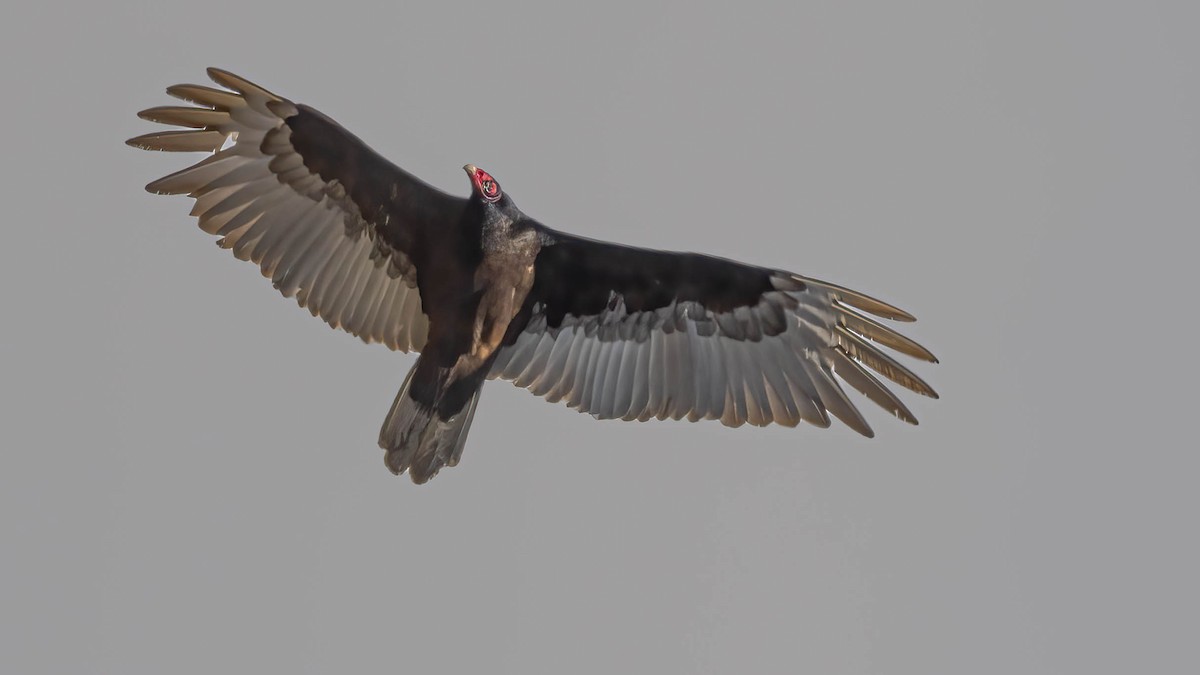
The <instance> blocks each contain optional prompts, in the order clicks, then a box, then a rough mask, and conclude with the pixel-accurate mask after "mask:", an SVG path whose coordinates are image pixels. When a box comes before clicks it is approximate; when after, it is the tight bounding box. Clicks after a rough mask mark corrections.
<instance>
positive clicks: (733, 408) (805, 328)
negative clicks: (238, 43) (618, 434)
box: [128, 68, 937, 483]
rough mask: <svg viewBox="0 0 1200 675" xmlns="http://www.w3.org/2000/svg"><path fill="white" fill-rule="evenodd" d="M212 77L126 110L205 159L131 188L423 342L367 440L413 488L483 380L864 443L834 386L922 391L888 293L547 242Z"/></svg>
mask: <svg viewBox="0 0 1200 675" xmlns="http://www.w3.org/2000/svg"><path fill="white" fill-rule="evenodd" d="M208 75H209V76H210V77H211V78H212V80H213V81H214V82H216V83H217V84H218V85H221V87H222V88H214V87H209V86H202V85H194V84H180V85H175V86H173V87H169V88H167V93H168V94H170V95H171V96H173V97H175V98H178V99H182V100H184V101H187V102H190V103H192V104H194V105H191V106H161V107H155V108H150V109H148V110H143V111H142V112H140V113H139V116H140V117H141V118H143V119H146V120H149V121H151V122H159V123H162V124H169V125H174V126H176V127H182V129H174V130H168V131H156V132H154V133H149V134H145V135H142V136H138V137H137V138H132V139H130V140H129V141H128V143H129V145H132V146H134V147H137V148H142V149H145V150H164V151H168V152H203V153H207V156H206V157H205V158H204V159H203V160H201V161H200V162H198V163H196V164H193V165H192V166H189V167H187V168H185V169H182V170H180V171H177V172H175V173H173V174H170V175H169V176H166V177H164V178H160V179H158V180H156V181H154V182H152V183H150V184H149V185H147V186H146V189H147V190H148V191H150V192H153V193H156V194H185V195H188V196H190V197H192V198H193V199H195V205H194V207H193V208H192V215H194V216H197V217H198V218H199V224H200V228H201V229H203V230H204V231H205V232H208V233H209V234H213V235H216V236H218V237H220V238H219V239H218V240H217V244H218V245H219V246H220V247H221V248H226V249H230V250H232V251H233V255H234V256H236V257H237V258H239V259H241V260H248V261H250V262H253V263H254V264H256V265H258V266H259V268H260V269H261V270H262V273H263V276H265V277H267V278H269V279H270V280H271V283H272V284H273V285H274V286H275V288H277V289H278V290H279V292H280V293H282V294H283V295H284V296H287V297H294V298H296V301H297V302H298V303H299V304H300V306H301V307H306V308H307V309H308V311H310V312H311V313H312V314H313V316H319V317H321V318H322V319H324V320H325V322H326V323H328V324H329V325H330V326H333V327H335V328H341V329H343V330H345V331H348V332H350V333H353V334H354V335H357V336H358V337H360V338H361V339H362V340H364V341H366V342H368V343H369V342H381V343H383V344H385V345H387V346H388V347H390V348H391V349H395V350H399V351H402V352H409V351H414V352H420V356H419V357H418V358H417V361H416V363H415V364H414V365H413V367H412V369H411V370H410V371H409V373H408V376H407V377H406V378H405V380H404V384H403V386H402V387H401V388H400V393H399V394H397V395H396V400H395V402H394V403H393V404H392V407H391V410H390V411H388V414H387V417H386V419H385V420H384V422H383V428H382V430H381V431H380V434H379V445H380V446H381V447H382V448H383V450H384V451H385V453H386V454H385V463H386V465H387V467H388V468H389V469H391V470H392V472H394V473H396V474H401V473H404V472H405V471H407V472H408V474H409V476H411V478H412V480H413V481H414V482H416V483H424V482H425V481H427V480H429V479H430V478H432V477H433V476H434V475H435V474H437V472H438V470H439V469H441V468H442V467H443V466H455V465H456V464H458V461H459V458H460V457H461V456H462V451H463V445H464V444H465V442H466V438H467V430H468V429H469V427H470V426H471V418H472V417H473V416H474V414H475V407H476V406H477V405H478V404H479V392H480V388H481V387H482V385H483V381H484V380H486V379H492V378H500V379H504V380H509V381H511V382H513V384H515V385H517V386H518V387H524V388H526V389H529V390H530V391H532V392H533V393H535V394H537V395H538V396H542V397H545V399H546V400H548V401H562V402H564V403H566V404H567V405H568V406H570V407H572V408H575V409H576V410H579V411H580V412H586V413H590V414H591V415H592V416H593V417H596V418H597V419H621V420H639V421H642V420H648V419H650V418H657V419H666V418H671V419H675V420H678V419H683V418H687V419H688V420H689V421H696V420H701V419H709V420H720V421H721V423H722V424H725V425H727V426H733V427H736V426H740V425H742V424H745V423H747V422H748V423H750V424H754V425H759V426H763V425H767V424H770V423H772V422H774V423H778V424H783V425H786V426H795V425H797V424H798V423H799V422H800V421H801V420H803V421H805V422H808V423H810V424H814V425H816V426H819V427H828V426H829V424H830V414H832V415H833V416H834V417H836V418H838V419H839V420H841V421H842V422H843V423H845V424H846V425H848V426H849V427H850V428H852V429H854V430H855V431H857V432H859V433H861V434H863V435H865V436H871V435H873V433H872V431H871V428H870V427H869V426H868V425H867V421H866V420H865V419H864V418H863V416H862V414H861V413H860V412H859V410H858V409H857V408H856V407H855V405H854V403H853V402H851V400H850V399H849V398H848V397H847V396H846V392H845V391H844V390H843V388H842V385H841V382H844V383H846V384H848V385H850V386H851V387H853V388H854V389H856V390H858V391H859V392H861V393H862V394H863V395H864V396H865V397H866V398H868V399H870V400H871V401H873V402H874V403H876V404H878V405H879V406H881V407H883V408H884V409H885V410H887V411H888V412H891V413H892V414H894V415H895V416H896V417H899V418H900V419H902V420H904V421H906V422H909V423H911V424H916V423H917V420H916V419H915V418H914V417H913V415H912V413H911V412H909V410H908V408H907V407H906V406H905V405H904V403H903V402H902V401H901V400H900V398H898V397H897V396H896V394H895V393H893V392H892V391H891V390H890V389H889V388H888V386H887V385H885V384H884V383H883V382H882V381H880V379H879V378H878V377H876V375H881V376H882V377H883V378H885V379H887V380H890V381H891V382H893V383H895V384H897V385H900V386H901V387H904V388H905V389H909V390H912V391H914V392H916V393H918V394H923V395H925V396H930V397H936V396H937V394H936V393H935V392H934V391H933V389H932V388H930V386H929V385H927V384H926V383H925V382H924V381H922V380H921V378H919V377H917V375H915V374H914V373H913V372H912V371H910V370H909V369H908V367H906V366H904V365H902V364H901V363H900V362H899V361H897V360H896V359H895V358H893V356H891V355H890V354H889V352H888V351H887V350H893V351H895V352H899V353H901V354H904V355H905V356H907V357H912V358H915V359H919V360H922V361H930V362H936V359H935V358H934V356H933V354H931V353H930V352H929V351H928V350H927V349H925V348H924V347H922V346H920V345H918V344H917V343H916V342H914V341H913V340H911V339H909V338H907V337H905V336H903V335H901V334H900V333H898V332H897V331H895V330H894V329H892V328H891V327H889V326H887V325H885V324H884V323H882V322H881V321H880V319H886V320H892V321H912V320H913V317H912V316H911V315H909V314H907V313H905V312H904V311H902V310H900V309H897V308H896V307H893V306H891V305H889V304H887V303H885V302H882V301H879V300H876V299H874V298H871V297H869V296H866V295H863V294H862V293H858V292H856V291H852V290H849V289H847V288H843V287H841V286H836V285H834V284H830V283H827V282H824V281H818V280H816V279H810V278H808V277H804V276H800V275H798V274H793V273H791V272H785V271H782V270H777V269H770V268H765V267H756V266H754V265H746V264H743V263H739V262H734V261H732V260H727V259H724V258H718V257H713V256H708V255H701V254H697V253H673V252H666V251H655V250H649V249H643V248H634V247H630V246H622V245H619V244H610V243H607V242H603V241H595V240H592V239H585V238H583V237H577V236H574V235H570V234H566V233H564V232H559V231H557V230H552V229H550V228H548V227H546V226H544V225H542V224H541V223H539V222H538V221H536V220H534V219H532V218H530V217H529V216H526V215H525V214H524V213H523V212H522V211H521V210H520V209H519V208H517V205H516V202H514V201H513V199H512V198H511V197H510V196H509V195H508V194H507V193H506V192H504V191H503V190H502V189H501V188H500V184H499V183H498V182H497V181H496V179H495V178H493V177H492V176H491V175H490V174H489V173H487V172H486V171H484V170H483V169H480V168H478V167H476V166H473V165H471V164H468V165H466V166H465V167H463V168H464V169H465V170H466V173H467V178H468V179H469V180H470V183H471V195H470V196H469V197H467V198H465V199H464V198H462V197H457V196H453V195H449V194H446V193H444V192H441V191H440V190H437V189H436V188H434V187H432V186H430V185H428V184H426V183H424V182H422V181H421V180H420V179H418V178H416V177H415V176H413V175H412V174H410V173H408V172H406V171H404V170H403V169H401V168H399V167H397V166H396V165H395V164H392V163H391V162H389V161H388V160H386V159H384V158H383V157H381V156H380V155H378V154H376V153H375V152H374V151H372V150H371V149H370V148H369V147H367V145H366V144H365V143H363V142H362V141H361V140H359V139H358V138H357V137H356V136H354V135H353V134H351V133H350V132H349V131H347V130H346V129H344V128H342V127H341V126H340V125H339V124H338V123H337V122H334V121H333V120H332V119H330V118H329V117H326V116H325V115H323V114H321V113H320V112H318V111H317V110H315V109H313V108H310V107H308V106H306V105H302V104H298V103H293V102H292V101H289V100H288V99H286V98H283V97H281V96H278V95H276V94H273V93H271V92H269V91H267V90H266V89H263V88H262V87H259V86H258V85H255V84H253V83H251V82H248V81H246V80H244V79H242V78H240V77H238V76H236V75H233V74H232V73H228V72H226V71H223V70H218V69H215V68H213V69H209V71H208ZM873 317H875V318H873ZM884 348H886V349H884Z"/></svg>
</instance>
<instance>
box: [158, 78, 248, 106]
mask: <svg viewBox="0 0 1200 675" xmlns="http://www.w3.org/2000/svg"><path fill="white" fill-rule="evenodd" d="M167 93H168V94H169V95H171V96H174V97H175V98H177V99H181V100H184V101H189V102H191V103H195V104H196V105H205V106H209V107H212V108H216V109H218V110H230V109H232V108H237V107H239V106H242V105H245V102H244V101H243V100H242V97H240V96H238V95H237V94H234V93H232V92H228V91H225V90H223V89H213V88H212V87H206V86H204V85H202V84H175V85H171V86H170V87H167Z"/></svg>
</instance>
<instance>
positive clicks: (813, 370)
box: [804, 360, 875, 438]
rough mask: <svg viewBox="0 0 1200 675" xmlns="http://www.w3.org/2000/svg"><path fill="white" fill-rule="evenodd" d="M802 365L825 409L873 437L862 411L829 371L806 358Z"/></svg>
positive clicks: (850, 425) (846, 423)
mask: <svg viewBox="0 0 1200 675" xmlns="http://www.w3.org/2000/svg"><path fill="white" fill-rule="evenodd" d="M804 365H805V367H806V369H807V370H808V372H809V379H810V380H812V382H813V384H814V385H816V387H817V394H818V395H819V396H820V397H821V402H822V403H824V404H825V409H826V410H828V411H829V412H831V413H833V414H834V416H835V417H837V418H838V419H839V420H841V421H842V422H843V423H844V424H845V425H846V426H848V427H850V428H851V429H853V430H855V431H857V432H858V433H860V434H862V435H863V436H866V437H867V438H874V437H875V432H874V431H872V430H871V426H870V425H869V424H867V420H865V419H863V416H862V413H860V412H859V411H858V408H856V407H855V406H854V404H853V403H852V402H851V401H850V399H849V398H848V397H847V396H846V392H845V391H843V390H842V387H841V386H840V385H839V384H838V383H837V380H834V379H833V376H832V375H831V374H830V372H829V371H828V370H826V369H825V368H824V367H823V366H821V365H820V364H818V363H816V362H815V361H812V360H806V361H805V363H804Z"/></svg>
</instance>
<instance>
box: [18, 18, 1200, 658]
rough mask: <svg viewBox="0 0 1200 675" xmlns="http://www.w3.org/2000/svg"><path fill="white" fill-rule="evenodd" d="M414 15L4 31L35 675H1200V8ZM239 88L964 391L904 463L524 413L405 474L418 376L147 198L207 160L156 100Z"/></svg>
mask: <svg viewBox="0 0 1200 675" xmlns="http://www.w3.org/2000/svg"><path fill="white" fill-rule="evenodd" d="M414 4H415V3H387V2H379V3H353V2H338V3H332V4H310V5H308V6H307V7H306V6H304V5H302V4H299V3H280V4H278V5H277V6H276V7H274V8H271V9H268V8H266V7H265V6H264V7H261V8H259V7H258V6H255V7H250V6H248V5H249V3H245V2H220V1H215V0H214V1H213V2H208V3H204V8H203V9H201V8H200V7H199V6H197V5H196V4H195V3H179V4H175V3H167V2H162V3H143V2H138V3H134V2H119V3H108V4H103V3H101V4H96V5H91V4H87V5H85V4H83V3H77V6H75V7H63V6H55V7H50V8H46V9H38V10H29V9H22V10H14V9H13V8H11V7H6V8H5V9H2V10H0V56H2V57H3V58H2V59H0V76H2V80H0V81H2V82H3V84H4V92H5V93H4V103H5V105H4V108H5V113H4V117H3V121H4V128H5V130H6V134H5V136H6V138H5V144H4V147H5V152H4V159H3V161H2V162H0V173H2V175H0V178H2V181H0V193H2V196H3V203H4V204H5V224H4V233H5V243H4V244H3V245H2V246H0V284H2V287H3V289H4V309H5V311H4V316H5V319H4V323H3V326H4V330H3V331H0V373H2V376H0V404H2V405H0V410H2V411H3V413H2V414H3V420H2V429H3V435H2V436H0V438H3V453H2V454H0V463H2V465H0V537H2V539H0V540H2V541H3V555H2V560H3V562H2V564H0V570H2V571H0V670H2V671H4V672H13V673H18V672H19V673H34V672H47V673H51V672H54V673H57V672H88V673H91V672H96V673H102V672H111V673H123V674H133V673H164V672H170V673H213V672H294V673H309V672H311V673H323V672H356V673H394V672H408V671H413V672H428V673H442V672H444V673H462V672H495V673H568V672H571V673H574V672H582V673H613V672H646V673H730V672H754V673H775V672H778V673H795V672H812V673H831V674H837V673H914V674H917V673H920V674H928V673H955V674H959V673H1004V674H1011V673H1128V672H1168V671H1175V672H1178V671H1181V670H1186V667H1185V665H1186V664H1187V663H1188V662H1191V663H1192V665H1193V666H1194V661H1195V656H1194V654H1195V652H1194V640H1195V636H1196V631H1197V621H1196V610H1195V608H1196V606H1197V605H1198V604H1200V592H1198V590H1197V588H1198V585H1197V582H1196V579H1195V570H1196V569H1200V555H1198V548H1200V545H1198V543H1197V536H1196V531H1197V528H1196V514H1197V512H1198V509H1200V498H1197V496H1196V494H1197V493H1196V489H1195V487H1194V482H1195V476H1196V472H1197V469H1198V468H1200V461H1198V460H1197V458H1196V451H1195V441H1194V440H1192V441H1188V440H1187V439H1188V438H1191V437H1192V429H1191V424H1190V422H1191V420H1190V416H1191V415H1192V414H1195V413H1194V411H1193V409H1194V407H1195V403H1196V400H1197V399H1196V394H1195V390H1194V388H1193V387H1194V382H1195V381H1196V376H1197V374H1198V373H1197V372H1196V370H1197V368H1196V360H1195V359H1194V358H1193V357H1191V356H1190V355H1189V352H1190V350H1191V349H1192V344H1191V343H1192V341H1193V338H1194V337H1195V335H1196V334H1197V328H1198V326H1197V320H1196V316H1195V313H1194V311H1193V307H1192V304H1194V303H1193V301H1192V300H1191V298H1190V297H1188V298H1184V297H1183V292H1184V291H1185V290H1187V289H1194V288H1195V287H1196V282H1195V278H1194V276H1193V274H1194V273H1193V270H1194V265H1193V264H1192V263H1193V251H1194V250H1195V245H1196V237H1195V234H1194V232H1195V228H1196V226H1197V223H1198V222H1200V218H1198V216H1200V201H1198V199H1197V195H1198V194H1200V191H1198V190H1197V183H1198V179H1200V135H1198V133H1197V122H1198V120H1200V89H1198V87H1197V82H1200V72H1198V71H1200V65H1198V64H1200V47H1198V44H1200V43H1198V42H1197V41H1196V39H1195V38H1196V35H1195V32H1196V26H1197V25H1200V10H1198V9H1197V5H1196V3H1193V2H1082V1H1080V2H1066V1H1054V0H1039V1H1038V2H992V3H963V2H909V3H892V2H860V3H847V2H797V3H782V2H780V3H737V5H738V6H737V8H736V9H722V8H718V7H715V6H713V5H712V4H711V3H710V4H708V5H704V4H697V3H683V2H678V3H658V4H655V3H643V2H639V3H596V2H592V3H563V2H553V3H552V2H544V3H523V5H522V6H521V7H509V6H504V5H503V4H502V3H495V2H493V3H465V2H464V3H444V2H437V3H426V4H427V5H428V6H427V7H416V6H413V5H414ZM451 5H453V6H451ZM785 5H787V7H786V8H785V7H784V6H785ZM209 65H216V66H220V67H224V68H227V69H230V70H232V71H234V72H236V73H238V74H241V75H244V76H246V77H248V78H250V79H252V80H255V81H257V82H260V83H261V84H263V85H264V86H266V87H268V88H270V89H273V90H275V91H277V92H279V93H280V94H282V95H284V96H287V97H289V98H292V99H293V100H297V101H301V102H305V103H309V104H311V105H314V106H316V107H317V108H319V109H321V110H322V111H324V112H326V113H327V114H329V115H331V116H333V117H334V118H335V119H337V120H339V121H340V122H342V123H343V124H344V125H346V126H347V127H349V128H350V129H351V130H352V131H353V132H354V133H356V134H358V135H359V136H361V137H362V138H364V139H365V140H366V141H367V142H368V143H370V144H371V145H372V146H373V147H375V148H376V149H377V150H379V151H380V152H382V153H384V154H385V155H387V156H388V157H389V158H391V159H393V160H394V161H396V162H397V163H399V164H400V165H402V166H404V167H406V168H407V169H409V170H411V171H413V172H415V173H417V174H418V175H420V176H421V177H423V178H425V179H426V180H428V181H430V182H432V183H433V184H435V185H438V186H439V187H442V188H443V189H447V190H451V191H454V192H455V193H458V194H466V193H467V189H468V184H467V181H466V178H465V177H464V175H463V173H462V169H461V168H460V167H462V165H463V164H464V163H467V162H473V163H475V164H478V165H479V166H481V167H483V168H485V169H486V170H487V171H489V172H491V173H492V174H494V175H495V176H496V177H497V179H498V180H499V181H500V182H501V183H502V184H503V185H504V187H505V189H506V191H507V192H508V193H509V194H511V195H512V196H513V197H514V199H515V200H516V201H517V203H518V204H520V205H521V207H522V208H523V209H524V211H525V212H527V213H529V214H530V215H532V216H533V217H535V218H538V219H540V220H542V221H543V222H545V223H546V224H548V225H550V226H551V227H556V228H560V229H565V230H568V231H572V232H576V233H579V234H583V235H588V236H593V237H599V238H605V239H612V240H616V241H621V242H625V243H631V244H640V245H644V246H652V247H660V248H672V249H690V250H697V251H702V252H709V253H715V254H719V255H722V256H726V257H731V258H737V259H741V260H745V261H748V262H755V263H759V264H764V265H771V266H775V267H781V268H786V269H791V270H794V271H796V272H799V273H802V274H808V275H811V276H816V277H819V278H825V279H829V280H830V281H835V282H839V283H843V284H845V285H848V286H851V287H853V288H856V289H861V290H863V291H866V292H869V293H872V294H875V295H878V296H880V297H881V298H883V299H886V300H889V301H893V302H895V303H897V304H898V305H900V306H901V307H903V308H905V309H907V310H909V311H911V312H913V313H914V314H916V315H917V316H918V317H919V318H920V321H919V322H918V323H917V324H915V325H913V326H911V328H910V329H909V331H908V332H909V333H910V334H911V335H912V336H913V337H915V338H917V339H919V340H920V341H921V342H923V343H925V344H926V345H928V346H929V347H930V348H931V349H933V351H934V352H935V353H936V354H937V355H938V356H939V357H940V358H941V360H942V363H941V364H940V365H938V366H933V367H921V368H919V372H920V373H921V374H922V375H926V376H928V379H929V381H930V382H931V384H933V385H934V386H935V387H936V388H937V389H938V390H939V391H940V392H941V393H942V400H940V401H927V400H924V399H920V398H918V397H911V396H910V397H908V398H907V399H906V400H908V401H910V402H911V405H912V407H913V411H914V412H915V413H916V415H917V416H918V417H919V418H920V419H921V420H922V424H921V426H919V427H915V428H911V427H907V426H906V425H904V424H901V423H899V422H897V421H895V420H891V419H888V416H887V415H886V414H885V413H882V412H881V411H878V410H876V409H873V408H872V409H869V410H868V418H869V420H870V421H871V422H872V423H873V425H874V426H875V428H876V431H877V433H878V436H877V438H875V439H874V440H870V441H868V440H865V439H862V438H859V437H857V436H856V435H855V434H854V433H853V432H851V431H849V430H847V429H846V428H845V427H840V426H839V427H837V428H835V429H831V430H828V431H821V430H818V429H813V428H798V429H783V428H768V429H755V428H743V429H737V430H730V429H725V428H723V427H721V426H720V425H718V424H715V423H705V424H694V425H688V424H685V423H661V422H660V423H646V424H623V423H614V422H606V423H601V422H596V421H594V420H592V419H591V418H589V417H587V416H586V415H580V414H577V413H575V412H573V411H570V410H568V409H567V408H565V407H563V406H561V405H550V404H547V403H545V402H544V401H542V400H540V399H538V398H536V397H534V396H531V395H530V394H528V393H527V392H525V391H522V390H519V389H516V388H514V387H512V386H510V385H508V384H506V383H490V384H489V385H487V386H486V388H485V391H484V396H483V400H482V404H481V406H480V408H479V412H478V415H477V417H476V419H475V423H474V427H473V429H472V433H471V439H470V441H469V443H468V445H467V448H466V452H465V454H464V457H463V461H462V464H461V465H460V466H459V467H457V468H455V469H453V470H447V471H444V472H443V473H442V474H441V475H439V476H438V478H437V479H436V480H435V481H433V482H432V483H430V484H429V485H426V486H423V487H420V488H418V487H414V486H413V485H412V484H411V483H409V481H408V480H407V479H396V478H395V477H393V476H392V475H391V474H390V473H388V472H387V471H386V469H385V468H384V466H383V463H382V452H381V451H380V450H378V449H377V448H376V446H375V438H376V434H377V432H378V428H379V424H380V422H381V421H382V419H383V416H384V414H385V413H386V411H387V409H388V406H389V405H390V403H391V401H392V397H393V396H394V394H395V391H396V389H397V388H398V387H399V385H400V383H401V380H402V379H403V376H404V374H405V372H406V370H407V369H408V367H409V366H410V365H411V363H412V361H413V358H414V357H412V356H406V355H402V354H396V353H390V352H388V351H387V350H386V349H384V348H382V347H379V346H377V345H375V346H366V345H363V344H362V343H360V342H359V341H358V340H356V339H355V338H353V337H351V336H349V335H347V334H344V333H340V332H335V331H332V330H330V329H329V328H327V327H326V326H325V325H324V324H323V323H322V322H320V321H318V320H315V319H313V318H311V317H310V316H309V315H308V313H307V312H305V311H303V310H300V309H298V308H297V307H296V306H295V303H294V302H293V301H291V300H284V299H282V298H280V297H279V295H278V294H277V293H276V292H275V291H273V290H272V289H271V287H270V285H269V284H268V283H267V282H266V281H265V280H263V279H262V278H261V277H260V276H259V273H258V271H257V270H256V269H255V268H254V267H253V266H251V265H247V264H245V263H241V262H238V261H236V260H234V259H233V257H232V256H230V255H228V253H225V252H221V251H218V250H217V248H216V247H215V246H213V244H212V241H211V238H210V237H209V236H207V235H205V234H203V233H202V232H200V231H199V230H198V229H197V228H196V226H195V223H194V221H193V220H192V219H190V218H189V217H188V216H187V212H188V210H189V208H190V202H189V201H188V200H186V199H183V198H159V197H153V196H150V195H147V194H146V193H144V192H143V191H142V185H144V184H145V183H146V182H148V181H149V180H151V179H153V178H157V177H159V176H161V175H163V174H165V173H168V172H170V171H173V170H175V169H178V168H180V167H182V166H183V165H184V163H185V162H186V161H188V159H189V157H187V156H169V155H164V154H151V153H144V152H139V151H135V150H132V149H130V148H127V147H126V146H124V145H123V144H122V142H123V141H124V139H126V138H128V137H130V136H133V135H136V134H140V133H144V132H146V131H148V130H150V129H151V128H152V125H150V124H149V123H145V122H141V121H139V120H137V119H136V118H135V117H134V113H135V112H136V111H137V110H139V109H141V108H145V107H149V106H152V105H160V104H165V103H168V102H169V100H168V98H167V97H166V96H165V95H164V94H163V93H162V90H163V88H164V87H166V86H167V85H170V84H174V83H177V82H186V81H197V82H198V81H203V79H204V70H203V69H204V67H205V66H209Z"/></svg>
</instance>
